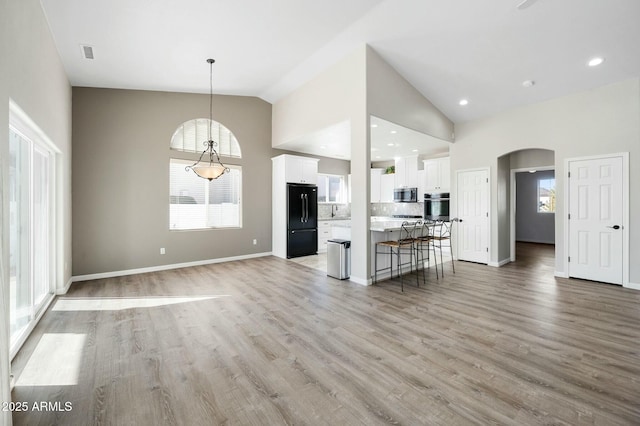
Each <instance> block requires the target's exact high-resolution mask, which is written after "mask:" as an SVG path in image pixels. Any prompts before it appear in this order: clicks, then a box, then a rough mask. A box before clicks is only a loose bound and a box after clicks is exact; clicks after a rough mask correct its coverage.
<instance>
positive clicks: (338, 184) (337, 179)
mask: <svg viewBox="0 0 640 426" xmlns="http://www.w3.org/2000/svg"><path fill="white" fill-rule="evenodd" d="M345 189H346V188H345V185H344V176H340V175H326V174H318V202H319V203H344V202H346V191H345Z"/></svg>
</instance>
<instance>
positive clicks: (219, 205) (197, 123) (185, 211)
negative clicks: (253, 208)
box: [169, 118, 242, 230]
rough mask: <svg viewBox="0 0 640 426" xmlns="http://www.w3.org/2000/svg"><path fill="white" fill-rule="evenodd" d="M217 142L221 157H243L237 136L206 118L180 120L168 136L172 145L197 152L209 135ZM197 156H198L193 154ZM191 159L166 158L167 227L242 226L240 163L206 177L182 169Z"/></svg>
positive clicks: (179, 149) (178, 149)
mask: <svg viewBox="0 0 640 426" xmlns="http://www.w3.org/2000/svg"><path fill="white" fill-rule="evenodd" d="M209 123H211V139H213V140H214V141H215V142H217V145H216V146H215V149H216V151H218V154H219V155H220V156H221V157H230V158H242V152H241V151H240V144H239V143H238V140H237V139H236V137H235V136H234V135H233V133H231V131H230V130H229V129H227V128H226V127H225V126H223V125H222V124H220V123H218V122H217V121H211V120H209V119H208V118H196V119H194V120H189V121H186V122H184V123H182V124H181V125H180V126H178V128H177V129H176V131H175V132H174V133H173V136H172V137H171V145H170V147H171V149H174V150H177V151H185V152H195V153H200V152H202V151H204V150H205V148H206V142H207V140H208V138H209V134H208V131H209ZM196 158H197V156H196ZM192 164H193V160H185V159H177V158H171V159H170V160H169V229H172V230H182V229H210V228H241V227H242V167H241V166H239V165H233V164H229V163H227V162H226V161H225V166H227V167H229V169H230V170H229V172H228V173H225V174H223V175H222V176H220V177H219V178H218V179H215V180H213V181H208V180H206V179H202V178H200V177H198V176H196V174H195V173H193V172H189V171H186V170H185V167H186V166H189V165H192Z"/></svg>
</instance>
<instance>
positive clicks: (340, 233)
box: [331, 216, 420, 279]
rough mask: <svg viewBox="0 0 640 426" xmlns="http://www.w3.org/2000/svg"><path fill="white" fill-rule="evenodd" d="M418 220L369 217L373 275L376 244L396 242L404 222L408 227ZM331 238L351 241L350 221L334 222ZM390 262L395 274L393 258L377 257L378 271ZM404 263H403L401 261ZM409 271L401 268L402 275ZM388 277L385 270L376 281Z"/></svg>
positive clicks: (388, 274) (387, 272) (414, 218)
mask: <svg viewBox="0 0 640 426" xmlns="http://www.w3.org/2000/svg"><path fill="white" fill-rule="evenodd" d="M418 220H420V218H416V217H411V218H395V217H394V218H389V217H381V216H372V217H371V226H370V227H369V230H370V231H371V250H370V253H371V265H372V271H371V274H372V275H373V265H375V262H376V259H375V256H376V243H379V242H382V241H391V240H398V237H399V236H400V229H401V227H402V224H403V223H404V222H408V223H409V224H410V225H413V224H415V223H416V222H417V221H418ZM331 238H336V239H344V240H351V221H350V220H340V221H335V223H334V224H332V226H331ZM390 262H393V264H392V266H393V271H394V274H395V273H396V268H397V265H396V260H395V256H379V257H378V269H384V268H388V267H389V266H390V264H389V263H390ZM403 263H404V261H403ZM407 271H409V266H408V265H407V266H405V267H404V268H403V273H404V272H407ZM389 277H390V270H389V269H386V270H385V271H383V272H381V273H378V279H387V278H389Z"/></svg>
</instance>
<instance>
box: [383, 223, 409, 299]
mask: <svg viewBox="0 0 640 426" xmlns="http://www.w3.org/2000/svg"><path fill="white" fill-rule="evenodd" d="M415 227H416V226H415V224H410V223H409V222H406V221H405V222H402V225H401V226H400V235H399V236H398V239H397V240H390V241H380V242H378V243H376V248H375V250H376V254H375V260H374V278H373V282H374V283H376V282H378V272H382V271H386V270H387V269H389V270H390V276H391V278H393V256H394V255H395V256H396V259H397V262H396V265H397V267H398V276H399V277H400V289H401V291H404V281H403V279H402V275H403V274H402V266H404V265H407V264H409V265H410V268H411V271H413V250H414V244H415V239H414V236H413V233H414V231H415ZM380 247H383V248H384V247H386V248H388V249H389V250H388V251H387V250H385V251H378V248H380ZM379 254H384V255H387V254H388V255H389V266H388V267H385V268H381V269H378V255H379ZM403 254H409V262H404V263H402V255H403ZM417 282H418V286H420V281H419V279H417Z"/></svg>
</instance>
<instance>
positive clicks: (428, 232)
mask: <svg viewBox="0 0 640 426" xmlns="http://www.w3.org/2000/svg"><path fill="white" fill-rule="evenodd" d="M434 224H435V222H433V221H428V220H425V221H420V222H419V228H418V224H416V231H415V246H414V248H415V253H416V269H418V265H420V264H422V281H423V282H425V283H426V274H425V270H424V269H425V268H424V260H425V257H424V252H425V250H426V252H427V268H430V267H431V255H430V252H431V251H432V250H433V259H434V261H433V263H434V265H435V267H436V279H438V262H437V261H436V259H437V256H436V250H435V245H434V244H433V237H434Z"/></svg>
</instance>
